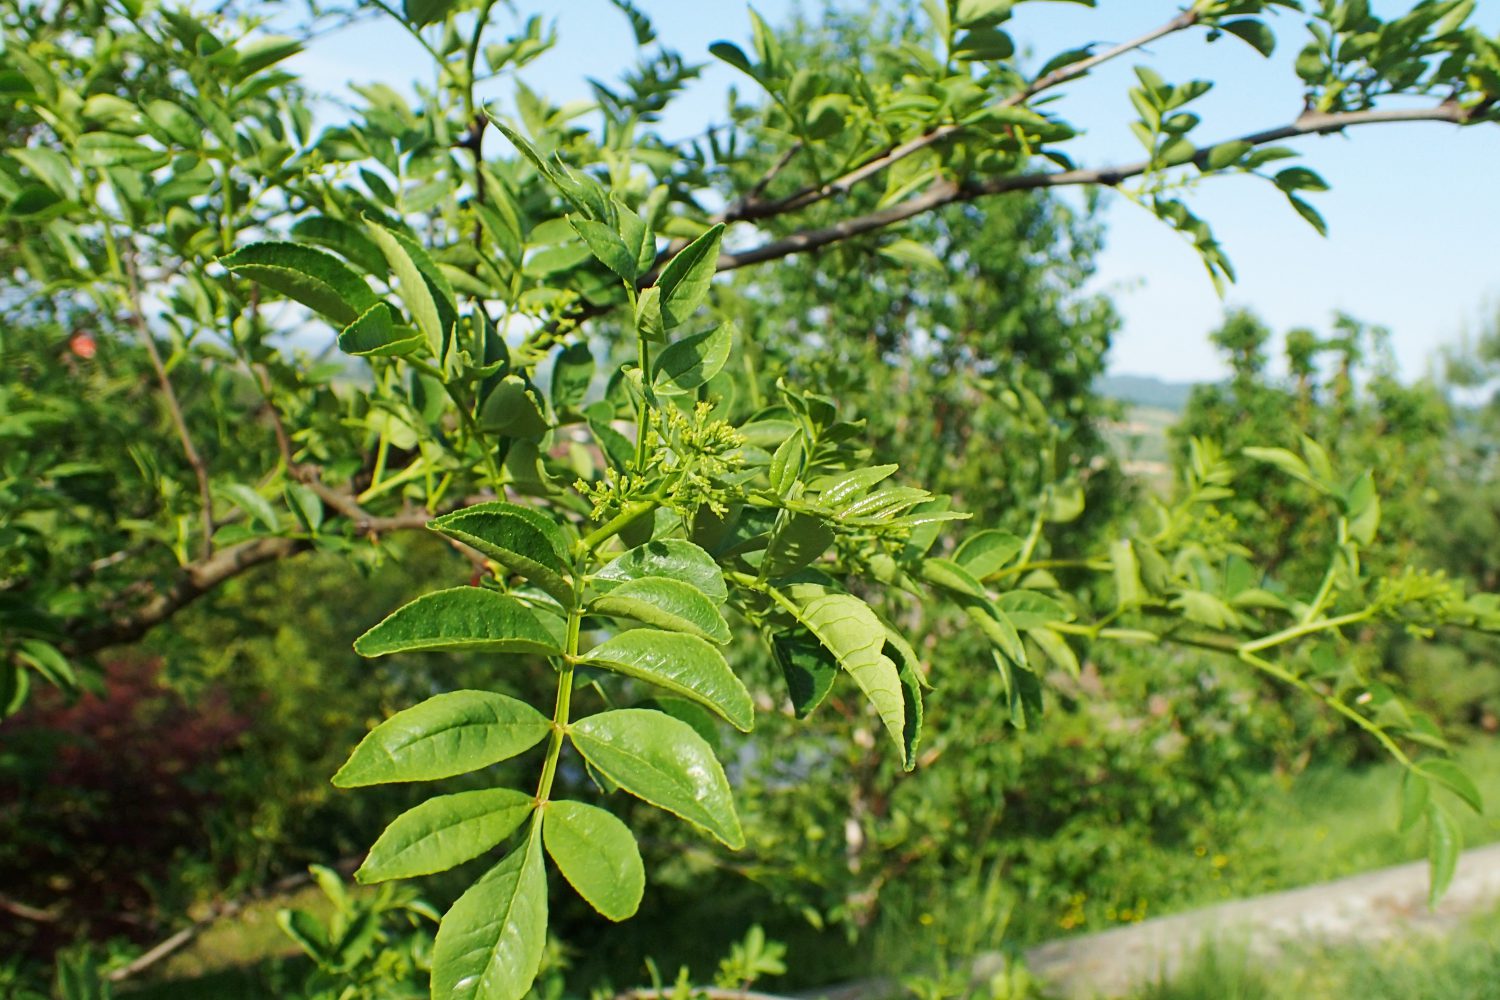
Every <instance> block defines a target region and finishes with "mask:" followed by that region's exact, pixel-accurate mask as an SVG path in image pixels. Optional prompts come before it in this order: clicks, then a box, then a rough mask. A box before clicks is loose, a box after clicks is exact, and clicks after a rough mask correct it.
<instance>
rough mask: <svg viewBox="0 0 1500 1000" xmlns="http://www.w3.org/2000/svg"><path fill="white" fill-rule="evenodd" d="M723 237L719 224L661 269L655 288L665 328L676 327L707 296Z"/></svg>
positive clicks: (721, 226) (721, 227)
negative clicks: (657, 290)
mask: <svg viewBox="0 0 1500 1000" xmlns="http://www.w3.org/2000/svg"><path fill="white" fill-rule="evenodd" d="M723 238H724V225H723V223H720V224H719V225H716V226H713V227H712V228H710V229H709V230H708V232H706V233H704V234H703V235H702V236H700V237H698V238H697V239H696V240H694V241H693V242H691V243H689V244H688V245H687V246H686V247H685V248H683V250H682V252H681V253H679V254H678V255H677V256H675V257H673V258H672V259H671V261H669V262H668V263H667V266H666V267H665V268H663V269H662V272H661V277H660V278H658V279H657V280H656V287H657V288H659V289H661V314H662V319H663V320H665V321H666V325H667V326H668V327H674V326H678V325H680V324H681V323H682V322H683V321H684V320H686V319H687V318H688V317H689V316H691V315H692V314H693V311H694V310H695V309H697V308H698V306H699V305H700V304H701V303H702V302H703V299H704V297H705V296H707V295H708V286H709V283H710V282H711V281H712V280H713V276H714V271H715V269H716V268H717V267H718V263H719V243H720V241H721V240H722V239H723Z"/></svg>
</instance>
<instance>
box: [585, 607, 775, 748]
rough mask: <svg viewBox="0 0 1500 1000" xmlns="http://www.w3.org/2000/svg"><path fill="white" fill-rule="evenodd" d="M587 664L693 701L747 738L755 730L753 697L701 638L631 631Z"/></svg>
mask: <svg viewBox="0 0 1500 1000" xmlns="http://www.w3.org/2000/svg"><path fill="white" fill-rule="evenodd" d="M583 662H584V663H586V664H588V665H590V666H594V667H600V668H602V669H605V670H612V671H614V672H615V673H620V674H625V675H626V676H628V677H637V678H639V679H641V680H643V681H647V682H649V683H652V684H655V685H657V686H658V687H664V688H666V689H667V690H668V691H671V692H673V693H675V694H680V695H682V696H683V697H685V698H691V699H693V700H694V701H697V702H699V703H701V704H703V705H706V706H708V707H709V708H711V709H713V710H714V711H715V712H717V713H719V714H720V715H722V716H723V717H724V718H725V719H727V720H728V721H729V722H730V723H731V724H732V725H733V726H734V727H735V728H736V729H739V730H741V731H742V732H747V733H748V732H749V731H750V729H751V727H752V726H753V725H754V724H755V706H754V704H753V703H752V702H751V700H750V692H749V691H747V690H746V689H745V685H744V683H743V682H741V681H740V679H739V678H738V677H736V676H735V675H734V672H733V671H732V670H730V669H729V664H728V663H727V662H726V661H725V659H724V654H723V653H720V652H719V651H718V650H717V649H715V648H714V647H713V646H710V645H709V644H708V643H706V642H704V641H703V640H702V639H700V638H698V637H697V636H694V635H683V634H682V633H680V632H659V631H657V630H656V629H644V628H638V629H631V630H630V631H629V632H622V633H621V634H620V635H617V636H615V637H614V638H613V639H609V640H606V641H605V642H603V643H601V644H599V645H598V646H595V647H594V648H593V649H591V650H589V651H588V652H587V653H585V654H584V656H583Z"/></svg>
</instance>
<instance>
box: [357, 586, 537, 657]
mask: <svg viewBox="0 0 1500 1000" xmlns="http://www.w3.org/2000/svg"><path fill="white" fill-rule="evenodd" d="M431 650H451V651H455V652H475V653H478V652H491V653H557V652H559V651H560V650H559V649H558V648H557V644H556V643H555V642H554V641H553V638H552V636H551V634H550V633H549V632H548V631H547V630H546V629H545V628H543V627H542V624H541V623H540V622H538V621H537V620H536V616H535V615H533V614H532V613H531V612H530V611H529V610H527V608H526V606H525V605H524V604H522V603H521V602H520V601H517V600H516V599H515V598H513V597H506V596H505V595H504V594H497V593H495V592H494V591H493V590H484V589H483V588H480V587H454V588H452V589H450V590H439V591H436V592H434V593H431V594H424V595H423V596H421V597H419V598H417V599H416V600H415V601H412V602H411V603H410V604H407V605H405V606H404V607H401V608H398V609H397V610H396V611H394V612H393V613H392V614H391V615H390V617H388V618H386V619H385V620H384V621H382V622H381V623H380V624H378V625H376V626H375V627H374V628H372V629H370V630H369V631H368V632H366V633H365V634H364V635H362V636H360V637H359V638H358V639H356V640H354V651H355V652H356V653H358V654H359V655H361V656H385V655H387V654H389V653H410V652H418V651H431Z"/></svg>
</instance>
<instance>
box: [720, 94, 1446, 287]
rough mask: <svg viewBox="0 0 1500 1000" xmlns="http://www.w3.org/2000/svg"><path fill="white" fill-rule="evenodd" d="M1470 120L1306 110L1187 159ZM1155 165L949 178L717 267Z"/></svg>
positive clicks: (1434, 112)
mask: <svg viewBox="0 0 1500 1000" xmlns="http://www.w3.org/2000/svg"><path fill="white" fill-rule="evenodd" d="M1469 120H1470V116H1469V113H1468V112H1466V111H1465V110H1464V109H1463V108H1462V107H1461V106H1459V105H1458V104H1457V103H1455V102H1451V101H1449V102H1444V103H1442V104H1439V105H1436V106H1435V107H1430V108H1399V109H1391V110H1384V111H1378V110H1370V111H1346V112H1337V113H1316V112H1313V113H1307V114H1303V115H1302V116H1301V117H1299V118H1298V119H1297V120H1296V121H1295V122H1292V123H1291V124H1289V125H1283V126H1281V127H1279V128H1273V129H1267V130H1266V131H1264V132H1254V133H1251V134H1249V135H1245V136H1241V137H1240V138H1238V139H1231V140H1228V141H1226V142H1221V143H1215V144H1213V145H1209V146H1202V147H1200V148H1199V149H1198V150H1197V151H1196V152H1195V153H1194V154H1193V156H1192V157H1191V159H1189V160H1187V161H1185V162H1190V163H1194V164H1196V165H1198V166H1200V167H1202V166H1206V165H1207V162H1208V157H1209V154H1211V153H1212V152H1213V151H1214V150H1215V149H1217V148H1219V147H1221V146H1226V145H1229V144H1231V143H1236V142H1244V143H1248V144H1249V145H1251V146H1262V145H1265V144H1267V143H1271V142H1280V141H1282V140H1284V139H1293V138H1296V137H1298V136H1305V135H1325V134H1328V133H1331V132H1339V131H1342V130H1343V129H1346V128H1351V127H1353V126H1356V125H1372V124H1379V123H1390V122H1422V121H1426V122H1447V123H1449V124H1454V125H1461V124H1464V123H1465V122H1467V121H1469ZM1151 167H1152V163H1151V161H1150V160H1141V161H1139V162H1136V163H1129V164H1124V165H1121V166H1115V167H1096V168H1093V169H1089V170H1062V171H1055V172H1052V173H1036V174H1008V175H1006V176H1004V177H992V178H989V179H986V180H980V181H965V182H963V183H958V182H955V181H951V180H944V181H939V182H938V183H935V184H933V185H932V186H931V187H929V188H928V189H927V190H926V191H924V192H923V193H922V194H920V195H918V196H916V197H915V198H909V199H907V200H906V201H903V202H900V203H898V204H895V205H891V206H888V207H886V208H883V209H880V210H879V211H876V212H871V213H869V214H868V215H862V216H858V217H856V218H853V219H845V220H843V221H842V222H838V223H835V224H834V225H831V226H826V227H823V228H820V229H808V230H804V231H802V232H800V233H793V234H792V235H790V236H786V237H783V238H781V239H777V240H772V241H770V242H768V243H764V244H762V245H760V246H758V247H752V248H750V249H749V250H742V251H740V252H738V253H722V254H720V255H719V262H718V270H720V271H733V270H735V269H737V268H741V267H748V266H749V265H751V264H760V263H763V262H765V261H768V260H777V259H779V258H782V257H789V256H791V255H792V254H795V253H803V252H805V251H808V250H815V249H817V248H819V247H822V246H827V245H828V244H830V243H837V242H839V241H841V240H846V239H849V238H851V237H854V236H858V235H860V234H861V233H868V232H872V231H874V230H877V229H884V228H885V227H886V226H890V225H894V224H895V223H898V222H904V221H906V220H907V219H910V218H912V217H913V216H917V215H921V214H923V213H925V212H930V211H932V210H934V209H937V208H941V207H943V206H944V205H949V204H952V203H954V202H964V201H973V200H975V199H977V198H983V197H987V196H989V195H996V194H1007V193H1009V192H1012V191H1031V190H1036V189H1039V188H1054V187H1076V186H1080V185H1082V186H1088V185H1101V186H1105V187H1114V186H1115V185H1117V184H1119V183H1120V182H1121V181H1124V180H1128V179H1129V178H1131V177H1137V176H1140V175H1141V174H1144V173H1146V172H1147V171H1148V170H1150V169H1151Z"/></svg>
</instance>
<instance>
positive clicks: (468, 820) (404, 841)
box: [354, 788, 536, 884]
mask: <svg viewBox="0 0 1500 1000" xmlns="http://www.w3.org/2000/svg"><path fill="white" fill-rule="evenodd" d="M535 807H536V800H535V798H533V797H532V796H530V795H527V794H525V793H524V792H517V791H512V790H511V789H509V788H484V789H479V790H476V791H472V792H458V793H457V794H455V795H439V796H436V797H434V798H430V799H428V800H427V801H426V802H423V803H422V804H421V805H419V806H416V807H415V808H412V809H408V810H407V811H406V812H404V813H402V814H401V815H400V816H397V817H396V818H395V819H394V820H392V821H391V825H390V826H388V827H386V828H385V832H384V833H382V834H381V835H380V838H379V839H378V840H376V841H375V844H374V846H372V847H371V848H370V853H369V854H368V855H367V856H366V857H365V861H364V864H362V865H360V866H359V870H358V871H356V872H355V873H354V877H355V879H356V880H357V881H359V882H363V883H367V884H368V883H372V882H384V881H386V880H388V879H393V878H413V877H415V876H417V875H431V874H433V873H434V872H443V871H447V870H448V869H449V868H452V867H454V866H455V865H461V864H463V863H464V862H465V861H468V860H470V859H471V858H477V857H479V855H481V854H483V853H484V852H485V851H488V850H489V849H490V848H492V847H494V846H495V845H496V844H498V843H500V842H501V841H502V840H504V839H505V838H506V837H508V836H510V835H511V834H512V833H514V832H515V831H516V830H517V829H518V828H519V827H520V825H521V824H522V823H523V822H525V821H526V817H527V816H530V815H531V811H532V809H534V808H535Z"/></svg>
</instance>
